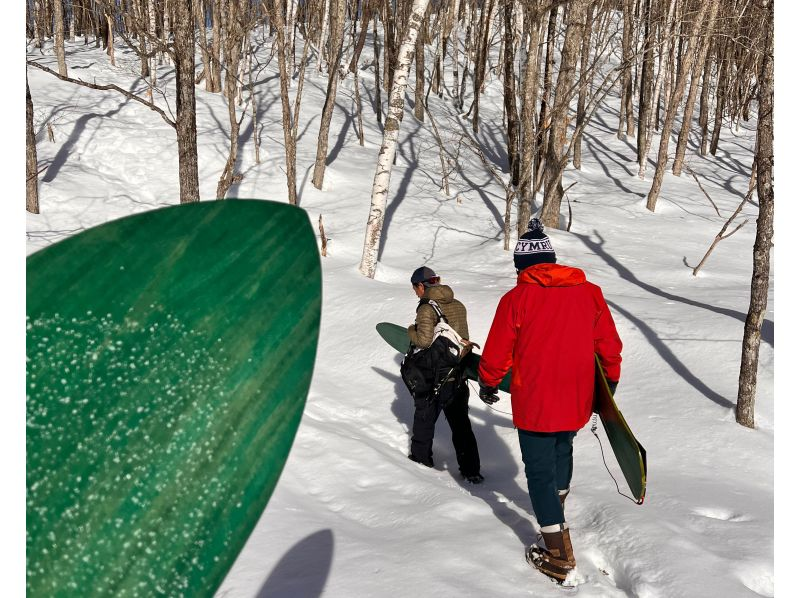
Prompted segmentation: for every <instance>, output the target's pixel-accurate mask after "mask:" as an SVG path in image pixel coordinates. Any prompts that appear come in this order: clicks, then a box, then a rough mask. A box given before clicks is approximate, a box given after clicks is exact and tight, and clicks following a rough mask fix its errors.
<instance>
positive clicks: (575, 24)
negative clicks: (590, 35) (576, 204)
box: [542, 0, 589, 228]
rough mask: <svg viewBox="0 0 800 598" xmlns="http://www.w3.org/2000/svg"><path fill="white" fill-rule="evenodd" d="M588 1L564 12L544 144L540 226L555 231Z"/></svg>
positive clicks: (575, 0) (577, 0) (575, 1)
mask: <svg viewBox="0 0 800 598" xmlns="http://www.w3.org/2000/svg"><path fill="white" fill-rule="evenodd" d="M588 5H589V0H573V2H571V3H570V5H569V8H568V10H567V17H566V20H567V29H566V32H565V33H564V45H563V46H562V48H561V64H559V68H558V78H557V79H556V90H555V98H554V100H553V112H552V117H551V120H550V138H549V143H548V144H547V161H546V163H545V174H544V200H543V203H542V224H544V225H545V226H549V227H551V228H558V226H559V213H560V212H561V199H562V196H563V194H564V189H563V188H562V186H561V176H562V174H563V172H564V167H565V165H566V161H565V160H564V157H565V156H564V154H563V151H564V145H565V143H566V138H567V126H568V124H569V116H568V115H569V105H570V102H571V100H572V98H573V95H574V93H575V85H574V83H575V81H574V79H575V66H576V64H577V62H578V53H579V47H580V41H581V37H582V36H583V28H584V23H583V21H584V17H585V13H586V7H587V6H588Z"/></svg>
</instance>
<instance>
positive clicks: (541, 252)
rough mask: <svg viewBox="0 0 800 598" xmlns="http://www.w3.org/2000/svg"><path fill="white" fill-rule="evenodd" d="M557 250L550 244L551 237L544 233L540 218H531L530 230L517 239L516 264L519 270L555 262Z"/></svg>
mask: <svg viewBox="0 0 800 598" xmlns="http://www.w3.org/2000/svg"><path fill="white" fill-rule="evenodd" d="M555 263H556V252H555V251H554V250H553V246H552V245H551V244H550V237H548V236H547V235H546V234H545V233H544V226H542V222H541V220H539V219H538V218H531V221H530V222H529V223H528V231H527V232H526V233H525V234H524V235H522V236H521V237H520V238H519V240H518V241H517V246H516V247H515V248H514V266H515V267H516V268H517V271H518V272H522V271H523V270H524V269H525V268H528V267H529V266H533V265H534V264H555Z"/></svg>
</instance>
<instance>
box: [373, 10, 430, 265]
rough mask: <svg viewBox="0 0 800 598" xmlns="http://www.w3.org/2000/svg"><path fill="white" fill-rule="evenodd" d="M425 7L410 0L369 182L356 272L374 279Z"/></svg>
mask: <svg viewBox="0 0 800 598" xmlns="http://www.w3.org/2000/svg"><path fill="white" fill-rule="evenodd" d="M427 8H428V0H413V4H412V6H411V15H410V16H409V19H408V28H407V30H406V34H405V38H404V39H403V43H402V44H401V46H400V50H399V52H398V55H397V65H396V67H395V71H394V79H393V81H392V91H391V94H390V97H389V109H388V111H387V114H386V126H385V127H384V130H383V143H382V144H381V149H380V152H379V153H378V162H377V165H376V167H375V179H374V181H373V183H372V200H371V202H370V211H369V218H368V219H367V227H366V232H365V235H364V251H363V253H362V256H361V264H360V266H359V271H360V272H361V273H362V274H363V275H364V276H368V277H369V278H375V268H376V266H377V263H378V246H379V244H380V239H381V234H382V233H383V219H384V216H385V215H386V197H387V196H388V194H389V182H390V180H391V175H392V163H393V162H394V155H395V151H396V149H397V138H398V135H399V134H400V123H401V122H402V121H403V109H404V106H405V101H404V97H405V90H406V86H407V85H408V71H409V68H410V67H411V61H412V60H413V58H414V49H415V47H416V42H417V35H418V33H419V28H420V25H421V24H422V19H423V17H424V15H425V11H426V10H427Z"/></svg>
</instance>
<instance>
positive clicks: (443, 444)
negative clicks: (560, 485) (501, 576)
mask: <svg viewBox="0 0 800 598" xmlns="http://www.w3.org/2000/svg"><path fill="white" fill-rule="evenodd" d="M400 361H401V357H400V356H399V355H398V356H397V358H396V363H397V372H398V373H397V374H394V373H392V372H389V371H386V370H383V369H380V368H376V367H373V368H372V369H373V370H374V371H375V372H377V373H378V374H380V375H381V376H383V377H384V378H386V379H387V380H389V381H390V382H393V383H394V391H395V400H394V401H393V402H392V406H391V409H392V413H393V414H394V416H395V417H396V418H397V421H399V422H400V423H401V424H402V425H403V426H404V427H406V429H407V430H408V435H409V441H410V439H411V427H412V424H413V421H414V401H413V399H412V398H411V395H410V394H409V392H408V389H407V388H406V385H405V384H404V383H403V379H402V378H401V377H400V374H399V372H400ZM472 386H473V385H472V384H470V395H471V397H470V398H471V401H470V403H471V404H470V410H469V414H470V422H471V424H472V431H473V433H474V434H475V439H476V441H477V442H478V452H479V454H480V458H481V473H482V474H483V475H484V477H485V478H486V480H485V481H484V482H483V484H480V485H473V484H470V483H468V482H466V481H465V480H463V479H462V478H461V474H460V473H459V471H458V460H457V459H456V455H455V450H454V449H453V443H452V439H451V438H452V433H451V431H450V426H449V424H448V423H447V419H446V418H445V416H444V414H440V415H439V418H438V419H437V420H436V431H435V433H434V437H433V462H434V467H433V468H434V469H435V470H437V471H447V472H448V473H450V475H451V476H452V477H453V479H454V480H455V481H456V483H457V484H459V485H460V486H461V487H463V488H465V489H467V490H468V491H469V492H470V494H471V495H472V496H474V497H475V498H479V499H481V500H483V501H484V502H485V503H486V504H487V505H488V506H489V508H491V509H492V513H493V514H494V516H495V517H497V519H498V520H499V521H500V522H501V523H503V524H504V525H506V526H507V527H508V528H510V529H511V531H513V532H514V534H515V535H516V536H517V538H519V541H520V543H521V544H522V545H523V546H528V545H529V544H531V543H532V542H533V541H534V540H535V538H536V527H535V526H534V524H533V521H534V517H533V515H532V512H533V511H532V507H531V503H530V496H529V495H528V492H527V489H526V488H520V486H519V485H518V484H517V483H516V481H515V480H516V478H517V476H518V474H519V471H520V463H521V458H520V457H519V455H514V454H512V452H511V451H510V449H509V447H508V445H507V444H506V443H505V442H504V441H503V439H502V438H500V436H499V434H498V433H497V430H498V429H501V428H513V424H512V422H511V416H510V415H506V414H501V413H500V412H499V411H497V410H494V409H489V408H488V407H487V408H485V409H481V408H480V407H479V406H476V402H478V401H479V399H478V398H477V396H476V393H475V392H474V388H472ZM478 405H482V404H480V403H478ZM511 505H514V506H515V507H516V509H514V508H512V506H511ZM518 511H523V512H524V513H525V516H523V515H520V514H519V512H518Z"/></svg>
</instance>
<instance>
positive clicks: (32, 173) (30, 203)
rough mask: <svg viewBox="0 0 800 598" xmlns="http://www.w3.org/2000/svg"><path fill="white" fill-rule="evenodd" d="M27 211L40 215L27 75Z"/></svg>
mask: <svg viewBox="0 0 800 598" xmlns="http://www.w3.org/2000/svg"><path fill="white" fill-rule="evenodd" d="M25 209H26V210H28V211H29V212H30V213H32V214H38V213H39V162H38V160H37V159H36V133H34V132H33V101H32V100H31V89H30V87H28V74H27V73H25Z"/></svg>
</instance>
